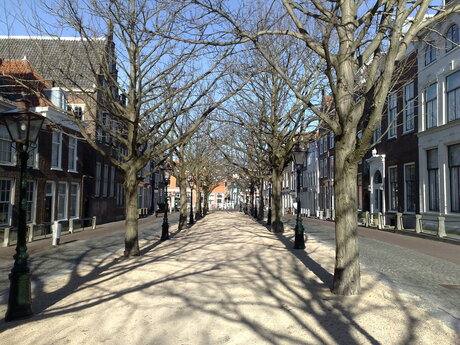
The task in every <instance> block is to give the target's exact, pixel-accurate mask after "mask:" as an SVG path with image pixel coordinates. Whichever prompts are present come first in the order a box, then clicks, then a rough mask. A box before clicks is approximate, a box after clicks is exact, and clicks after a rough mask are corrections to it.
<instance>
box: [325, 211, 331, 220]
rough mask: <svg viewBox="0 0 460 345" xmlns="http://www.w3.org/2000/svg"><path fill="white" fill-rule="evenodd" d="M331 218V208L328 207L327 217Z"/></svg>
mask: <svg viewBox="0 0 460 345" xmlns="http://www.w3.org/2000/svg"><path fill="white" fill-rule="evenodd" d="M330 218H331V210H330V209H328V208H326V219H330Z"/></svg>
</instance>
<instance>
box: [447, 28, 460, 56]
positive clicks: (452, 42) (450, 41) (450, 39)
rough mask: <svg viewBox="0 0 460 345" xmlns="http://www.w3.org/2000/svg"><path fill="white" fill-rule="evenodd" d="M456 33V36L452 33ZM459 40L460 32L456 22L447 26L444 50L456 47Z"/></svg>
mask: <svg viewBox="0 0 460 345" xmlns="http://www.w3.org/2000/svg"><path fill="white" fill-rule="evenodd" d="M455 33H456V34H457V38H455V37H454V34H455ZM459 41H460V33H459V28H458V25H457V24H456V23H454V24H452V25H451V26H449V28H448V29H447V31H446V52H449V51H451V50H452V49H454V48H457V47H458V43H459Z"/></svg>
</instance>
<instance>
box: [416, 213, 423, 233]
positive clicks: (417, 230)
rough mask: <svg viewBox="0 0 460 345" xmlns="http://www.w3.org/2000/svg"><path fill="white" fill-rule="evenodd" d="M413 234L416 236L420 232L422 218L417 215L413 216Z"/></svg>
mask: <svg viewBox="0 0 460 345" xmlns="http://www.w3.org/2000/svg"><path fill="white" fill-rule="evenodd" d="M415 232H416V233H417V234H419V233H421V232H422V216H421V215H419V214H416V215H415Z"/></svg>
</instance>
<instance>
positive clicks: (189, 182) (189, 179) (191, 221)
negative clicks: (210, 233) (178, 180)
mask: <svg viewBox="0 0 460 345" xmlns="http://www.w3.org/2000/svg"><path fill="white" fill-rule="evenodd" d="M187 181H188V184H189V186H190V216H189V221H188V225H193V224H195V221H194V220H193V203H192V201H193V189H192V186H193V179H192V178H191V177H189V178H188V180H187Z"/></svg>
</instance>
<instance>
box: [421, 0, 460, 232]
mask: <svg viewBox="0 0 460 345" xmlns="http://www.w3.org/2000/svg"><path fill="white" fill-rule="evenodd" d="M446 2H447V1H446ZM453 3H458V1H449V5H448V6H450V5H451V4H453ZM458 23H460V14H459V13H454V14H452V15H451V16H450V17H449V18H448V19H447V20H445V21H443V22H442V23H440V24H438V25H437V26H436V27H435V28H434V30H430V31H428V32H427V33H426V35H425V37H424V40H423V42H422V43H420V44H419V45H418V50H419V57H418V73H419V77H418V83H419V85H418V86H419V87H418V90H419V100H420V102H419V114H420V119H419V121H418V124H419V128H418V137H419V148H418V154H419V162H420V169H419V179H420V184H419V186H420V213H421V214H422V217H423V219H430V218H432V219H433V220H437V217H438V216H444V217H446V230H447V231H452V230H453V229H454V228H455V227H457V229H458V228H459V224H460V47H459V46H458V44H459V41H460V40H459V24H458Z"/></svg>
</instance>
